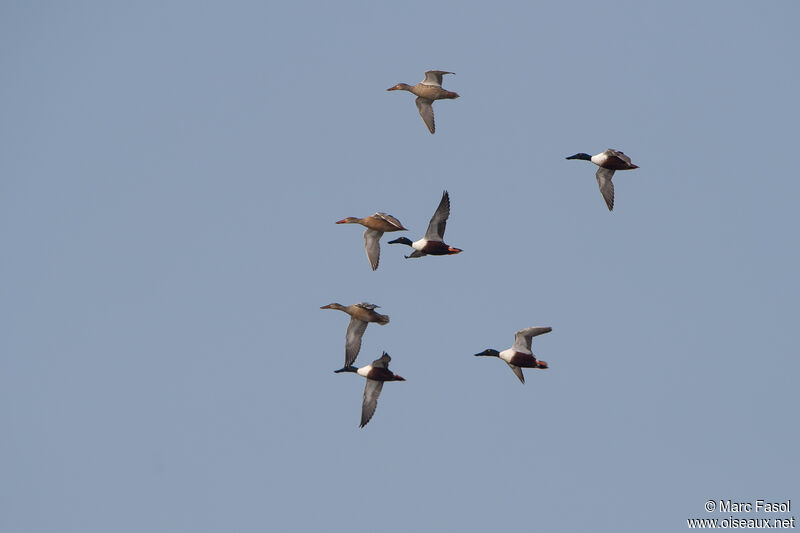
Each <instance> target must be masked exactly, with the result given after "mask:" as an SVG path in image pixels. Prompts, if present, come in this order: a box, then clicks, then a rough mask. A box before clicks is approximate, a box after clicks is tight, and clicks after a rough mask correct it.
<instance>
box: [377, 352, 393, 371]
mask: <svg viewBox="0 0 800 533" xmlns="http://www.w3.org/2000/svg"><path fill="white" fill-rule="evenodd" d="M391 360H392V358H391V357H389V354H388V353H386V352H383V355H382V356H380V357H379V358H378V359H375V360H374V361H373V362H372V368H386V369H388V368H389V361H391Z"/></svg>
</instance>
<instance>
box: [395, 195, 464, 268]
mask: <svg viewBox="0 0 800 533" xmlns="http://www.w3.org/2000/svg"><path fill="white" fill-rule="evenodd" d="M449 216H450V195H449V194H448V193H447V191H444V193H442V200H441V201H440V202H439V207H437V208H436V212H435V213H434V214H433V216H432V217H431V222H430V224H428V231H426V232H425V236H424V237H423V238H421V239H420V240H418V241H414V242H411V239H409V238H407V237H400V238H399V239H395V240H393V241H389V242H388V244H405V245H408V246H410V247H412V248H413V249H414V251H413V252H411V255H407V256H405V258H406V259H409V258H412V257H422V256H423V255H453V254H457V253H459V252H462V251H463V250H461V249H460V248H453V247H452V246H448V245H447V244H445V243H444V240H443V239H444V229H445V226H446V225H447V218H448V217H449Z"/></svg>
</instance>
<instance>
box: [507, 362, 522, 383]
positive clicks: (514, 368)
mask: <svg viewBox="0 0 800 533" xmlns="http://www.w3.org/2000/svg"><path fill="white" fill-rule="evenodd" d="M508 367H509V368H510V369H511V370H512V371H513V372H514V374H516V376H517V377H518V378H519V380H520V381H521V382H522V384H523V385H524V384H525V376H524V375H523V374H522V369H521V368H520V367H518V366H517V365H512V364H511V363H508Z"/></svg>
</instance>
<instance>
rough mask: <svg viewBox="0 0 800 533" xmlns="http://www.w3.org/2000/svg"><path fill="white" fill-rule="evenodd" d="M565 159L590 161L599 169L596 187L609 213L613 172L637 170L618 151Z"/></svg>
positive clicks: (612, 190)
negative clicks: (598, 187) (598, 188)
mask: <svg viewBox="0 0 800 533" xmlns="http://www.w3.org/2000/svg"><path fill="white" fill-rule="evenodd" d="M567 159H583V160H585V161H591V162H592V163H594V164H595V165H597V166H598V167H600V168H598V169H597V174H595V176H596V177H597V185H599V186H600V193H601V194H602V195H603V199H604V200H605V201H606V205H607V206H608V210H609V211H612V210H613V209H614V184H613V183H611V178H612V177H614V171H616V170H633V169H634V168H639V167H638V166H636V165H634V164H632V163H631V158H630V157H628V156H627V155H625V154H623V153H622V152H620V151H619V150H612V149H611V148H609V149H608V150H606V151H605V152H602V153H599V154H597V155H589V154H584V153H580V154H575V155H571V156H569V157H568V158H567Z"/></svg>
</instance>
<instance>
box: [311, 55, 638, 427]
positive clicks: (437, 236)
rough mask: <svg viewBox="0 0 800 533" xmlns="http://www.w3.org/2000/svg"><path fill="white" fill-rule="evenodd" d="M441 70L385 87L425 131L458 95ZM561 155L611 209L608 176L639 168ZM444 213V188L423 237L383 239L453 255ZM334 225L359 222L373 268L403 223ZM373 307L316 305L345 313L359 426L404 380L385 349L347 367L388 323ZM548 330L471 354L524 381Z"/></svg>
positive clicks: (523, 333)
mask: <svg viewBox="0 0 800 533" xmlns="http://www.w3.org/2000/svg"><path fill="white" fill-rule="evenodd" d="M445 74H453V72H445V71H443V70H429V71H427V72H426V73H425V79H424V80H422V81H421V82H420V83H418V84H416V85H413V86H412V85H408V84H405V83H398V84H397V85H395V86H393V87H390V88H389V89H387V91H408V92H410V93H412V94H414V95H416V96H417V99H416V104H417V109H418V110H419V114H420V116H421V117H422V121H423V122H424V123H425V125H426V126H427V127H428V130H429V131H430V132H431V133H435V132H436V123H435V122H434V119H433V102H434V101H435V100H445V99H449V100H453V99H456V98H458V93H454V92H452V91H447V90H445V89H443V88H442V76H444V75H445ZM566 159H582V160H585V161H591V162H592V163H594V164H595V165H597V166H598V167H599V168H598V169H597V173H596V174H595V177H596V178H597V185H598V186H599V187H600V193H601V194H602V195H603V199H604V200H605V202H606V205H607V206H608V210H609V211H611V210H613V209H614V184H613V183H612V181H611V178H612V177H613V176H614V172H615V171H617V170H632V169H635V168H639V167H638V166H636V165H634V164H632V163H631V158H630V157H628V156H627V155H625V154H624V153H622V152H620V151H618V150H612V149H611V148H609V149H608V150H606V151H604V152H601V153H599V154H597V155H593V156H590V155H589V154H584V153H578V154H575V155H572V156H569V157H567V158H566ZM449 217H450V195H449V193H448V192H447V191H444V192H443V193H442V199H441V201H440V202H439V206H438V207H437V208H436V211H435V212H434V213H433V216H432V217H431V220H430V223H429V224H428V229H427V231H426V232H425V236H423V237H422V238H421V239H419V240H416V241H411V239H408V238H407V237H400V238H397V239H394V240H392V241H389V242H388V244H405V245H407V246H410V247H411V248H412V250H413V251H412V252H411V254H410V255H407V256H405V258H406V259H411V258H416V257H423V256H425V255H453V254H457V253H460V252H462V250H461V249H460V248H454V247H452V246H450V245H448V244H446V243H445V242H444V230H445V226H446V225H447V219H448V218H449ZM336 223H337V224H361V225H362V226H364V227H365V228H367V229H366V230H365V231H364V247H365V249H366V252H367V260H368V261H369V264H370V266H371V267H372V270H377V268H378V263H379V261H380V255H381V250H380V239H381V237H383V234H384V233H387V232H392V231H407V229H406V228H405V227H403V224H402V223H401V222H400V221H399V220H398V219H396V218H395V217H393V216H392V215H389V214H386V213H381V212H378V213H375V214H374V215H370V216H368V217H365V218H357V217H347V218H344V219H342V220H339V221H338V222H336ZM378 307H379V306H377V305H374V304H370V303H366V302H361V303H357V304H352V305H348V306H343V305H340V304H338V303H331V304H328V305H325V306H323V307H321V308H320V309H337V310H339V311H343V312H345V313H347V314H348V315H350V323H349V324H348V325H347V332H346V333H345V349H344V366H343V367H342V368H340V369H339V370H335V372H336V373H337V374H338V373H342V372H352V373H356V374H358V375H359V376H362V377H364V378H366V380H367V383H366V385H365V387H364V398H363V401H362V406H361V426H360V427H362V428H363V427H364V426H365V425H367V423H368V422H369V421H370V419H371V418H372V415H374V414H375V409H376V407H377V405H378V396H379V395H380V393H381V390H382V389H383V384H384V382H386V381H405V379H404V378H403V377H401V376H399V375H398V374H395V373H394V372H392V371H391V370H389V362H390V361H391V360H392V358H391V357H389V354H387V353H386V352H383V355H381V357H380V358H378V359H376V360H375V361H373V362H372V364H369V365H366V366H362V367H360V368H357V367H355V366H353V363H355V360H356V358H357V357H358V352H359V351H360V350H361V338H362V337H363V335H364V332H365V331H366V330H367V325H368V324H369V323H370V322H373V323H376V324H380V325H381V326H385V325H386V324H388V323H389V317H388V316H387V315H382V314H380V313H378V312H376V311H375V309H377V308H378ZM551 331H552V328H550V327H531V328H525V329H521V330H519V331H517V332H516V333H515V334H514V344H513V345H512V346H511V348H508V349H506V350H503V351H497V350H495V349H492V348H489V349H486V350H484V351H482V352H481V353H477V354H475V356H476V357H477V356H489V357H498V358H500V359H502V360H503V361H505V362H506V363H507V364H508V366H509V368H511V370H512V371H513V372H514V375H516V376H517V378H519V380H520V381H521V382H522V383H525V376H524V375H523V373H522V369H523V368H539V369H545V368H548V366H547V363H546V362H545V361H542V360H540V359H537V358H536V357H535V356H534V355H533V352H531V341H532V339H533V337H536V336H537V335H542V334H544V333H549V332H551Z"/></svg>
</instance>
